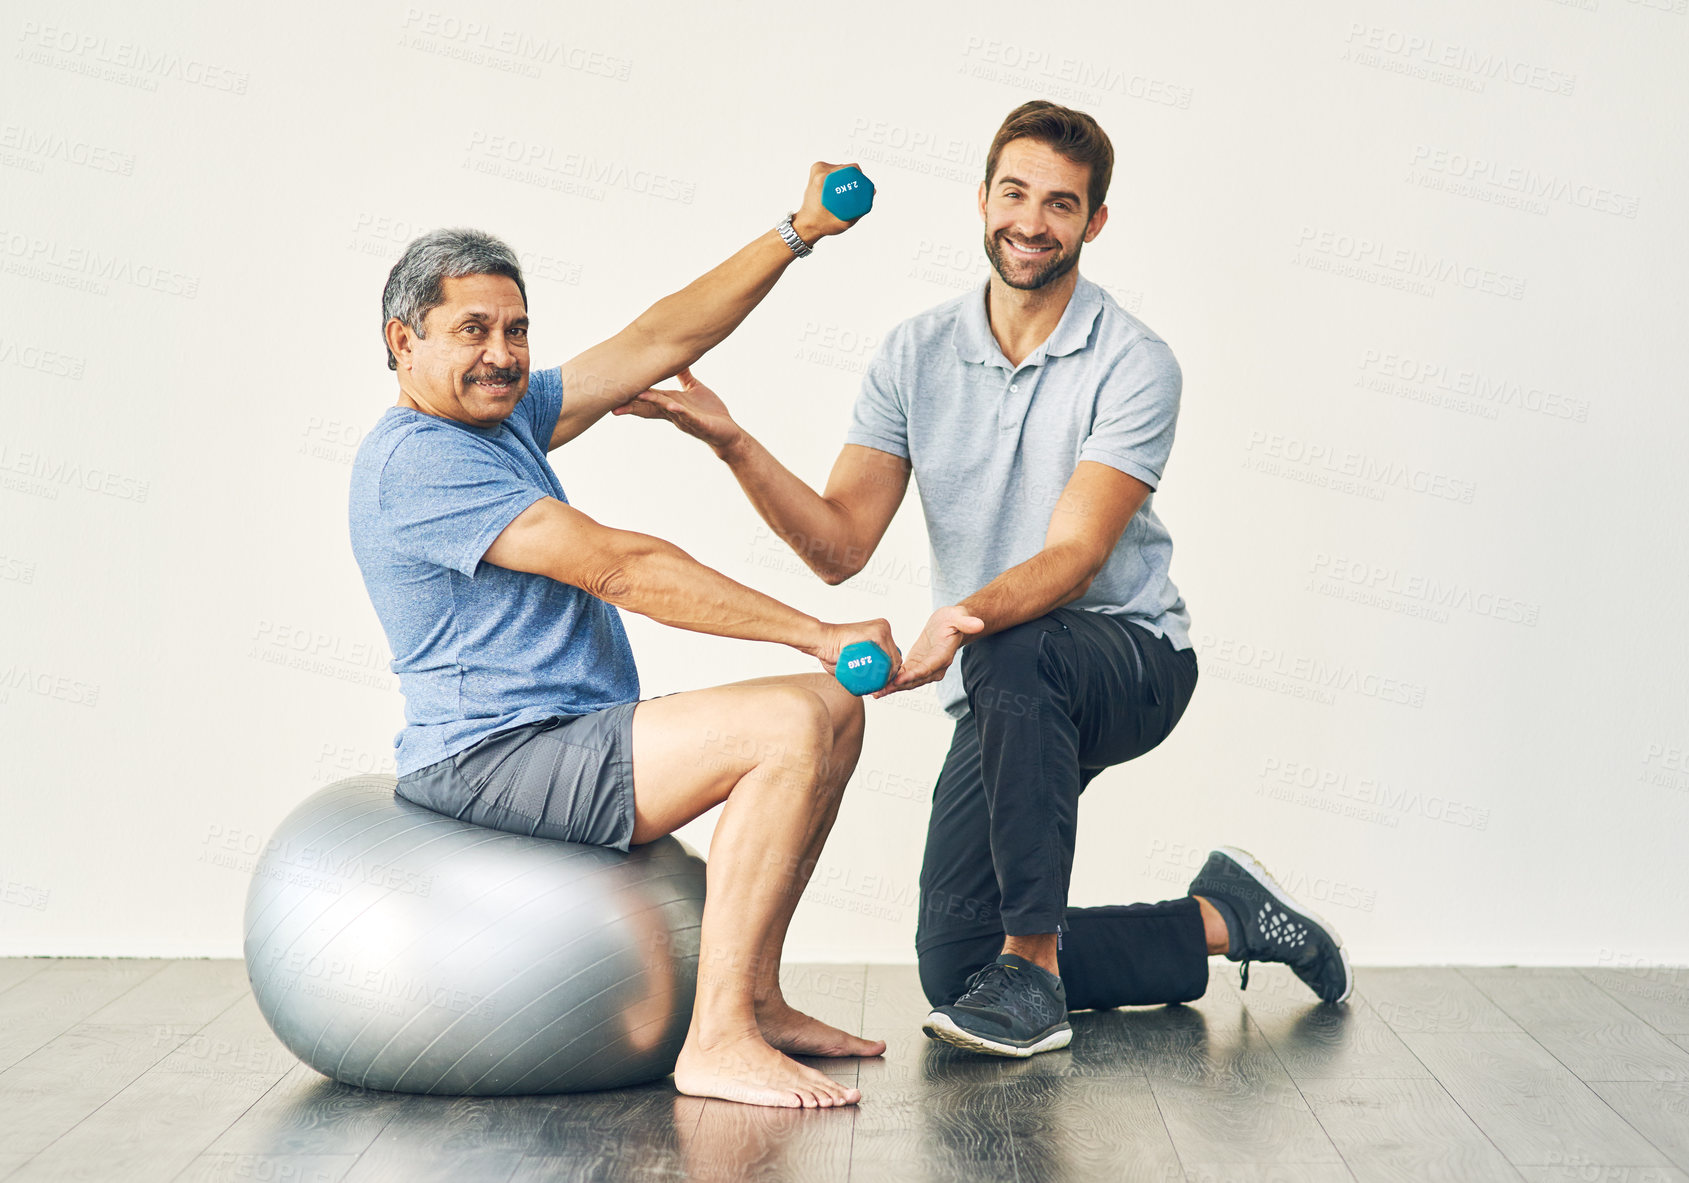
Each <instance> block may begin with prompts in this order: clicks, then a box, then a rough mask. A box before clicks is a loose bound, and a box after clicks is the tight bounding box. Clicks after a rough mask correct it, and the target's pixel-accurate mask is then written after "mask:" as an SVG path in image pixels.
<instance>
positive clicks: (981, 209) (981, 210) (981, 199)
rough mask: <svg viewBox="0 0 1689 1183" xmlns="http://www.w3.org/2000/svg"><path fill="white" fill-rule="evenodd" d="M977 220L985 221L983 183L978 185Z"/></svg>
mask: <svg viewBox="0 0 1689 1183" xmlns="http://www.w3.org/2000/svg"><path fill="white" fill-rule="evenodd" d="M979 220H980V221H981V222H983V221H985V182H984V181H981V182H980V183H979Z"/></svg>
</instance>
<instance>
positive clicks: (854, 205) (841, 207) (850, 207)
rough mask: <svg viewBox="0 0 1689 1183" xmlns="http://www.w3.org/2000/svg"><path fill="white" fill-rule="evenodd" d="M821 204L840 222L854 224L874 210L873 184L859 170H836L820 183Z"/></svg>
mask: <svg viewBox="0 0 1689 1183" xmlns="http://www.w3.org/2000/svg"><path fill="white" fill-rule="evenodd" d="M821 204H822V205H824V206H826V207H827V212H828V213H830V214H832V215H833V216H834V217H835V218H837V219H838V220H839V221H841V222H854V221H856V219H858V218H860V217H861V216H862V215H863V214H865V213H867V212H868V211H869V210H871V209H873V208H874V182H872V181H870V180H869V179H868V178H867V177H865V176H863V175H862V170H861V169H859V168H836V169H834V170H833V171H832V172H830V173H828V174H827V176H826V178H825V179H824V180H823V181H822V182H821Z"/></svg>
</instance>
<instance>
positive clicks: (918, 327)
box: [880, 289, 982, 364]
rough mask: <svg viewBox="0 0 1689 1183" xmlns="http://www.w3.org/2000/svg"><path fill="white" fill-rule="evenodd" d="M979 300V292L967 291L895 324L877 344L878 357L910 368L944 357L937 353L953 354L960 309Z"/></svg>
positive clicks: (960, 315)
mask: <svg viewBox="0 0 1689 1183" xmlns="http://www.w3.org/2000/svg"><path fill="white" fill-rule="evenodd" d="M981 298H982V296H981V294H980V292H979V291H978V290H975V289H969V290H968V291H966V292H963V293H962V294H961V295H959V296H954V297H952V298H951V299H948V300H945V301H944V302H943V303H941V304H934V305H933V306H932V307H930V308H926V309H923V310H922V311H920V312H917V313H915V315H913V316H909V317H905V318H904V319H903V320H900V321H898V322H897V323H896V324H894V325H892V326H891V328H890V329H888V330H887V331H886V335H885V338H884V340H883V341H882V342H881V344H880V355H881V357H882V358H885V359H887V360H893V361H897V362H899V363H902V364H911V363H916V362H919V361H921V360H924V359H931V358H934V357H940V356H943V354H942V353H940V352H939V351H940V350H950V351H952V354H953V351H954V345H955V336H956V325H957V323H958V322H959V321H960V320H961V318H962V313H963V309H964V308H965V307H966V306H967V302H968V301H969V300H979V299H981Z"/></svg>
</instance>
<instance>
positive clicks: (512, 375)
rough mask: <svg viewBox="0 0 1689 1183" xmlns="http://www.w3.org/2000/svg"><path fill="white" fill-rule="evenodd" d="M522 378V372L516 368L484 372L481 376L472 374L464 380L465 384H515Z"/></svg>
mask: <svg viewBox="0 0 1689 1183" xmlns="http://www.w3.org/2000/svg"><path fill="white" fill-rule="evenodd" d="M521 377H522V371H521V370H520V369H518V368H516V367H515V366H512V367H510V368H509V369H504V370H499V369H492V370H482V371H481V372H480V373H479V374H470V375H468V376H467V377H466V378H464V381H465V382H515V381H518V380H519V379H520V378H521Z"/></svg>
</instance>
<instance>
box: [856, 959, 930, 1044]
mask: <svg viewBox="0 0 1689 1183" xmlns="http://www.w3.org/2000/svg"><path fill="white" fill-rule="evenodd" d="M866 980H867V988H866V991H865V997H864V999H863V1009H862V1025H863V1026H864V1027H873V1028H874V1029H876V1030H881V1031H883V1030H887V1029H891V1028H897V1027H919V1026H920V1025H921V1023H922V1021H923V1020H924V1019H925V1018H926V1017H927V1013H928V1012H929V1011H930V1010H932V1007H931V1005H930V1004H929V1003H928V1002H927V996H926V995H925V994H924V993H922V991H921V972H920V970H919V969H917V968H916V967H915V966H913V965H870V966H868V967H867V979H866Z"/></svg>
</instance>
